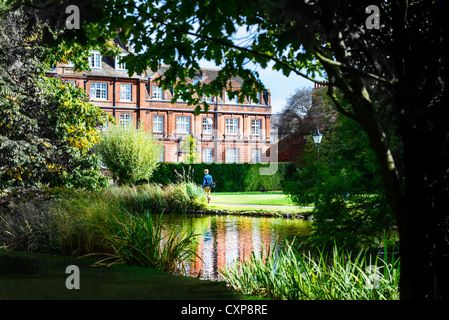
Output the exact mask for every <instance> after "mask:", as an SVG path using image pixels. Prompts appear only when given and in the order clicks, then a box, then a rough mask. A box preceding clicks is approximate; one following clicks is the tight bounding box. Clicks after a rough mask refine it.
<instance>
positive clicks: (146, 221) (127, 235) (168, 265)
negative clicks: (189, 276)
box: [98, 213, 197, 273]
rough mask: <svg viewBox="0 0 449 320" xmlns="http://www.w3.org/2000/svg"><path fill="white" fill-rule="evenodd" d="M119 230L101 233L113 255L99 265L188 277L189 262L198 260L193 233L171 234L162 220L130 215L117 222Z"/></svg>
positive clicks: (102, 231) (109, 254) (182, 231)
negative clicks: (144, 269) (185, 274)
mask: <svg viewBox="0 0 449 320" xmlns="http://www.w3.org/2000/svg"><path fill="white" fill-rule="evenodd" d="M113 227H114V228H115V229H116V230H115V232H113V233H111V232H110V231H111V230H101V233H102V234H103V237H104V239H105V246H106V247H107V248H112V249H113V251H112V252H111V253H103V254H101V255H102V256H103V257H104V258H103V259H102V260H100V261H99V262H98V263H99V264H105V263H106V262H107V264H108V265H111V264H117V263H119V264H126V265H138V266H146V267H153V268H157V269H160V270H162V271H165V272H170V273H175V272H177V273H185V268H184V266H185V262H187V261H188V260H190V259H192V258H194V257H197V255H196V253H195V251H194V249H193V248H192V246H191V244H192V243H193V242H194V240H195V234H194V233H193V231H186V230H178V229H177V228H176V227H172V228H171V229H169V230H167V229H166V228H165V227H164V226H163V225H162V223H161V216H159V217H154V216H153V215H151V214H149V213H145V214H143V215H142V214H141V215H138V216H136V215H131V214H129V215H128V217H127V219H121V220H120V219H115V225H113Z"/></svg>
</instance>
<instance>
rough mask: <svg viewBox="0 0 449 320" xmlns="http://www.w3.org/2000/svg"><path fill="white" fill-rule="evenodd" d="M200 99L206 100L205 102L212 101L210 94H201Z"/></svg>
mask: <svg viewBox="0 0 449 320" xmlns="http://www.w3.org/2000/svg"><path fill="white" fill-rule="evenodd" d="M201 100H203V101H204V102H207V103H212V102H214V101H213V97H212V95H205V94H203V98H202V99H201Z"/></svg>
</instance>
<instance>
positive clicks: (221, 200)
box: [209, 191, 311, 214]
mask: <svg viewBox="0 0 449 320" xmlns="http://www.w3.org/2000/svg"><path fill="white" fill-rule="evenodd" d="M261 205H267V206H276V207H262V206H261ZM209 208H211V209H214V210H228V211H232V212H245V211H256V212H257V211H261V212H280V213H289V214H290V213H305V212H310V211H311V208H308V207H303V208H300V207H297V206H295V205H294V203H293V202H292V201H291V199H290V198H289V197H288V196H287V195H285V194H284V193H283V192H282V191H268V192H219V193H212V200H211V202H210V204H209Z"/></svg>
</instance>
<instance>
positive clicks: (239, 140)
mask: <svg viewBox="0 0 449 320" xmlns="http://www.w3.org/2000/svg"><path fill="white" fill-rule="evenodd" d="M109 61H110V60H109ZM102 66H103V68H101V69H100V70H95V71H92V72H74V71H73V67H68V66H58V67H57V68H56V72H53V75H57V76H59V77H60V78H61V79H62V80H64V81H75V85H76V86H78V87H80V88H83V89H85V90H86V92H87V94H88V96H89V101H90V102H91V103H93V104H94V105H96V106H98V107H100V108H101V109H102V110H104V111H105V112H107V113H109V114H111V115H113V116H115V119H116V121H117V123H120V116H121V115H123V114H130V115H131V118H132V122H133V125H134V126H137V124H138V123H139V122H140V123H141V124H142V125H143V126H144V128H145V130H147V131H148V132H152V133H153V135H154V137H156V138H157V139H159V140H160V141H161V143H162V144H163V146H164V157H163V160H164V161H166V162H179V161H183V159H182V153H181V152H180V143H181V141H182V139H183V138H184V137H185V136H186V135H187V134H191V135H192V136H193V137H194V138H196V139H197V141H198V148H197V151H198V152H200V159H201V161H203V149H204V148H212V149H213V160H214V162H225V161H226V149H228V148H236V149H238V150H239V151H238V162H252V161H253V160H254V159H252V157H251V156H252V149H260V154H261V159H259V161H262V162H266V161H267V158H266V156H267V154H266V153H267V150H268V149H269V147H270V115H271V99H270V96H269V94H268V101H267V102H266V101H265V100H264V99H263V96H262V94H261V95H260V102H259V103H257V104H256V103H251V101H250V100H248V99H247V98H246V97H245V101H244V102H243V103H235V102H230V101H226V98H225V97H213V102H211V103H210V108H209V112H208V113H204V112H202V113H200V114H199V115H195V113H194V106H189V105H187V103H185V102H176V103H171V101H170V100H171V99H172V95H171V92H170V90H165V91H163V94H162V99H154V98H152V95H153V85H156V79H157V78H158V77H159V76H160V75H158V74H156V75H154V76H152V77H142V76H133V77H129V76H128V75H127V72H124V71H114V70H113V68H112V69H111V66H110V65H108V60H107V59H105V58H104V57H102ZM203 81H204V82H208V81H210V78H207V77H205V78H204V80H203ZM92 83H105V84H106V87H107V93H106V98H105V99H97V98H94V97H91V94H90V93H91V86H92ZM122 84H130V85H131V101H123V100H122V99H121V98H120V85H122ZM231 86H232V88H233V90H238V89H239V88H240V84H239V83H238V82H237V81H232V82H231ZM265 103H266V104H265ZM155 115H159V116H163V131H162V132H161V133H156V132H153V125H154V123H153V116H155ZM179 116H182V117H188V118H189V119H190V132H189V133H180V132H177V130H176V129H177V128H176V119H177V117H179ZM205 117H210V118H212V119H213V127H212V133H205V132H203V118H205ZM226 119H238V132H237V134H228V133H226ZM256 119H257V120H259V121H260V134H258V135H254V134H252V120H256ZM264 160H265V161H264Z"/></svg>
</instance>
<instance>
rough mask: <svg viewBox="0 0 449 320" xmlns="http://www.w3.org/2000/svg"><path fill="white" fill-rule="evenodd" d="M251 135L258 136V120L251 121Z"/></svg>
mask: <svg viewBox="0 0 449 320" xmlns="http://www.w3.org/2000/svg"><path fill="white" fill-rule="evenodd" d="M251 134H254V135H260V120H259V119H255V120H251Z"/></svg>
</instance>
